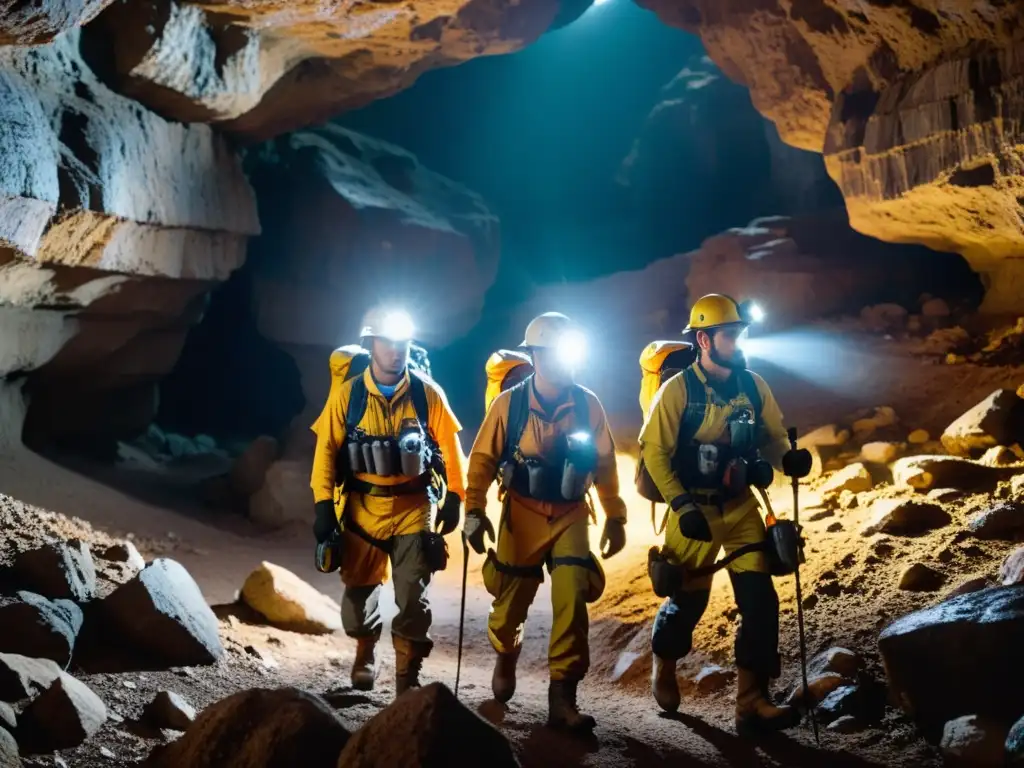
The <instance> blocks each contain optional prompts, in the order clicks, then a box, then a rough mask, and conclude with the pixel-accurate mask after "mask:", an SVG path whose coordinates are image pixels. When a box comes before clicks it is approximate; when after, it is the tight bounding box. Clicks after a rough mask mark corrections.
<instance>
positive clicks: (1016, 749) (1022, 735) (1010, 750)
mask: <svg viewBox="0 0 1024 768" xmlns="http://www.w3.org/2000/svg"><path fill="white" fill-rule="evenodd" d="M1006 765H1007V768H1020V766H1022V765H1024V717H1021V719H1020V720H1018V721H1017V722H1016V723H1015V724H1014V726H1013V727H1012V728H1011V729H1010V732H1009V733H1008V734H1007V735H1006Z"/></svg>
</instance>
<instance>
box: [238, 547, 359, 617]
mask: <svg viewBox="0 0 1024 768" xmlns="http://www.w3.org/2000/svg"><path fill="white" fill-rule="evenodd" d="M241 597H242V601H243V602H245V603H246V605H248V606H249V607H250V608H253V609H254V610H256V611H257V612H258V613H260V614H262V615H263V616H264V617H265V618H266V619H267V621H269V622H270V623H271V624H274V625H275V626H279V627H281V628H282V629H289V630H292V631H294V632H305V633H308V634H329V633H331V632H335V631H337V630H339V629H341V606H339V605H338V604H337V603H336V602H334V601H333V600H332V599H331V598H329V597H328V596H327V595H325V594H323V593H322V592H320V591H319V590H317V589H316V588H314V587H312V586H311V585H309V584H307V583H306V582H305V581H303V580H302V579H300V578H299V577H298V576H296V575H295V574H294V573H292V572H291V571H289V570H287V569H285V568H282V567H281V566H279V565H274V564H273V563H268V562H266V561H264V562H262V563H261V564H260V567H259V568H257V569H256V570H255V571H253V572H252V573H251V574H249V577H248V578H247V579H246V580H245V584H244V585H243V586H242V594H241Z"/></svg>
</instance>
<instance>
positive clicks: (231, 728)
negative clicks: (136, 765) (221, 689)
mask: <svg viewBox="0 0 1024 768" xmlns="http://www.w3.org/2000/svg"><path fill="white" fill-rule="evenodd" d="M348 740H349V733H348V731H347V730H346V729H345V726H344V725H342V723H341V721H340V720H339V719H338V717H337V716H336V715H335V714H334V712H333V711H332V710H331V708H330V706H328V704H327V702H325V701H324V700H323V699H321V698H320V697H319V696H314V695H312V694H309V693H306V692H305V691H300V690H298V689H296V688H279V689H277V690H268V689H265V688H255V689H252V690H248V691H241V692H239V693H236V694H234V695H232V696H228V697H227V698H225V699H221V700H220V701H218V702H216V703H214V704H211V705H210V706H208V707H207V708H206V709H204V710H203V711H202V712H201V713H200V715H199V717H198V718H196V721H195V722H194V723H192V724H191V725H190V726H189V727H188V729H187V730H186V731H185V734H184V735H183V736H182V737H181V738H180V739H178V740H177V741H175V742H173V743H171V744H170V745H168V746H167V747H164V748H162V749H161V748H157V749H154V750H153V752H152V753H151V754H150V756H149V759H148V760H146V762H145V763H143V765H144V766H146V768H179V766H185V765H187V766H190V768H289V767H290V766H298V765H301V766H308V768H335V765H336V764H337V762H338V754H339V753H340V752H341V750H342V748H343V747H344V746H345V743H346V742H347V741H348Z"/></svg>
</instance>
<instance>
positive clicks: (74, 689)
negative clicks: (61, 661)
mask: <svg viewBox="0 0 1024 768" xmlns="http://www.w3.org/2000/svg"><path fill="white" fill-rule="evenodd" d="M106 721H107V707H106V705H105V704H104V703H103V701H102V700H101V699H100V697H99V696H97V695H96V694H95V693H93V692H92V690H91V689H90V688H89V687H88V686H87V685H85V683H83V682H81V681H80V680H77V679H75V678H73V677H72V676H71V675H69V674H67V673H64V672H61V673H60V676H59V677H58V678H57V679H56V680H54V681H53V683H51V685H50V687H49V688H47V689H46V691H44V692H43V693H42V694H41V695H40V696H39V697H38V698H36V699H34V700H33V701H32V703H31V704H29V705H28V707H27V708H26V709H25V711H24V712H23V713H22V716H21V724H20V727H19V729H18V739H19V742H20V743H21V745H22V747H23V748H26V750H27V751H29V752H55V751H57V750H60V749H71V748H72V747H77V746H78V745H79V744H81V743H82V742H83V741H85V740H86V739H88V738H89V737H90V736H92V735H93V734H94V733H96V731H98V730H99V729H100V727H102V725H103V723H105V722H106Z"/></svg>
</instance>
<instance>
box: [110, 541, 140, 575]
mask: <svg viewBox="0 0 1024 768" xmlns="http://www.w3.org/2000/svg"><path fill="white" fill-rule="evenodd" d="M100 557H102V558H103V559H104V560H109V561H111V562H113V563H124V564H125V565H127V566H128V567H129V568H131V569H132V570H135V571H141V570H142V569H143V568H145V567H146V560H145V558H143V557H142V554H141V553H140V552H139V550H138V549H137V548H136V547H135V545H134V544H132V542H130V541H123V542H121V543H120V544H111V545H110V546H109V547H107V548H106V549H105V550H103V554H102V555H100Z"/></svg>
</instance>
